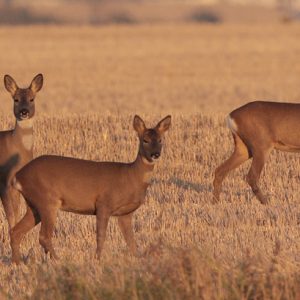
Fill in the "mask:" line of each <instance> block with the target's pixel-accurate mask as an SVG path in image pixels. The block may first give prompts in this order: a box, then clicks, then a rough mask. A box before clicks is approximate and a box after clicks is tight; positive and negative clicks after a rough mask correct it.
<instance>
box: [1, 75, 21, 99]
mask: <svg viewBox="0 0 300 300" xmlns="http://www.w3.org/2000/svg"><path fill="white" fill-rule="evenodd" d="M4 86H5V88H6V89H7V91H9V92H10V93H11V95H12V96H14V94H15V92H16V91H17V89H18V86H17V84H16V82H15V81H14V79H13V78H12V77H11V76H9V75H5V76H4Z"/></svg>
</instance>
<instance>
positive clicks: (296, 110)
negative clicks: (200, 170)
mask: <svg viewBox="0 0 300 300" xmlns="http://www.w3.org/2000/svg"><path fill="white" fill-rule="evenodd" d="M227 123H228V126H229V128H230V130H231V132H232V135H233V139H234V144H235V148H234V152H233V153H232V155H231V156H230V157H229V159H227V160H226V161H225V162H224V163H223V164H221V165H220V166H219V167H218V168H217V169H216V171H215V178H214V183H213V185H214V198H215V200H217V201H218V200H219V195H220V191H221V185H222V181H223V180H224V178H225V177H226V175H227V174H228V173H229V171H231V170H233V169H235V168H237V167H238V166H239V165H241V164H242V163H244V162H245V161H247V160H248V159H249V158H253V160H252V164H251V167H250V170H249V173H248V175H247V177H246V180H247V182H248V184H249V185H250V187H251V189H252V191H253V193H254V194H255V196H256V197H257V198H258V200H259V201H260V202H261V203H262V204H266V203H267V198H266V196H265V195H263V193H262V192H261V189H260V187H259V185H258V182H259V177H260V174H261V172H262V169H263V166H264V164H265V162H266V160H267V158H268V155H269V153H270V151H271V150H272V149H276V150H281V151H288V152H300V131H298V128H299V127H300V104H296V103H295V104H294V103H280V102H264V101H255V102H250V103H248V104H246V105H244V106H242V107H239V108H237V109H236V110H234V111H232V112H231V113H230V114H229V116H228V117H227Z"/></svg>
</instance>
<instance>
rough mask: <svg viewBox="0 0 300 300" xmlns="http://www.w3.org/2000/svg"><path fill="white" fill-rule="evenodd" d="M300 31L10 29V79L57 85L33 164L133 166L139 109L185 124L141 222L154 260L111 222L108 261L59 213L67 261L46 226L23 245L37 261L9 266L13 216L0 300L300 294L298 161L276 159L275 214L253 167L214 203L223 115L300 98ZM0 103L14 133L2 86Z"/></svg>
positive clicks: (271, 191) (293, 27) (4, 68)
mask: <svg viewBox="0 0 300 300" xmlns="http://www.w3.org/2000/svg"><path fill="white" fill-rule="evenodd" d="M299 34H300V26H299V25H297V24H289V25H285V26H284V25H276V24H273V25H271V24H270V25H264V27H261V26H249V25H241V26H234V25H220V26H208V25H201V26H200V25H198V26H197V25H153V26H150V25H139V26H132V27H131V26H107V27H54V26H53V27H1V28H0V41H1V43H0V53H1V55H0V70H1V72H0V74H2V75H4V74H6V73H8V74H10V75H12V76H13V77H14V78H15V79H16V81H17V83H20V85H24V86H26V85H27V84H29V83H30V81H31V79H32V78H33V76H34V75H35V74H36V73H39V72H42V73H43V74H44V76H45V85H44V87H43V89H42V91H41V92H40V93H39V94H38V96H37V98H36V105H37V107H36V109H37V114H36V119H35V127H34V131H35V143H34V153H35V156H38V155H42V154H45V153H48V154H60V155H65V156H74V157H79V158H85V159H93V160H112V161H131V160H133V159H134V158H135V155H136V152H137V146H138V142H137V137H136V134H135V132H134V130H133V128H132V118H133V116H134V114H136V113H138V114H139V115H141V116H142V117H143V118H144V119H145V121H146V124H148V125H149V126H150V125H153V124H155V123H156V122H157V121H158V120H159V119H160V118H161V117H163V116H165V115H166V114H169V113H170V114H172V117H173V119H172V128H171V130H170V131H169V132H167V133H166V138H165V145H164V149H163V155H162V158H161V160H160V161H159V163H158V165H157V166H156V170H155V173H154V177H153V180H152V181H153V183H152V185H151V186H150V187H149V189H148V193H147V197H146V202H145V204H144V205H143V206H142V207H141V208H140V209H139V210H137V211H136V214H135V222H134V231H135V236H136V240H137V243H138V245H139V249H140V252H141V253H143V254H144V255H143V256H142V257H140V258H135V257H132V256H131V254H130V253H129V252H128V251H127V248H126V245H125V242H124V240H123V237H122V236H121V234H120V231H119V229H118V227H117V223H116V222H115V220H114V219H112V220H111V222H110V225H109V228H108V237H107V240H106V243H105V245H104V250H103V256H102V259H101V261H97V260H96V259H95V257H94V254H95V249H96V237H95V218H94V217H89V216H79V215H74V214H71V213H60V215H59V220H58V222H57V227H56V231H55V236H54V243H55V246H56V250H57V253H58V254H59V256H60V259H59V260H58V261H56V262H52V261H51V260H50V259H49V257H46V256H45V255H44V254H43V253H42V250H41V248H40V246H39V244H38V236H37V234H38V228H36V229H35V230H33V231H32V232H30V234H28V235H27V237H26V238H25V240H24V241H23V243H22V247H21V249H22V253H23V260H24V262H25V263H24V264H22V265H21V266H15V265H11V264H10V256H11V252H10V247H9V238H8V233H7V224H6V221H5V219H4V215H3V213H1V218H0V220H1V227H0V237H1V244H0V249H1V256H0V263H1V268H0V290H1V292H2V298H3V299H6V298H7V299H26V298H28V299H54V298H55V299H57V300H58V299H299V297H300V272H299V267H300V256H299V253H300V251H299V250H300V249H299V248H300V231H299V229H300V228H299V226H300V201H299V196H300V193H299V187H300V185H299V184H300V182H299V172H300V164H299V156H298V155H297V154H286V153H282V152H280V153H279V152H273V153H272V155H271V157H270V159H269V160H268V163H267V164H266V166H265V171H264V173H263V176H262V180H261V186H262V187H263V191H264V192H265V193H267V194H268V195H269V197H270V203H269V204H268V205H267V206H262V205H261V204H260V203H259V202H258V201H257V200H256V199H255V198H254V197H253V194H252V193H251V191H250V188H249V187H248V186H247V185H246V183H245V182H244V179H243V178H244V175H245V174H246V172H247V168H248V167H249V164H246V165H245V166H243V167H241V168H240V169H238V170H236V171H235V172H233V173H232V174H231V176H229V177H228V178H227V180H226V181H225V182H224V185H223V193H222V195H221V198H222V200H221V202H220V203H219V204H216V205H213V204H212V203H211V201H212V186H211V183H212V179H213V172H214V169H215V168H216V167H217V166H218V165H219V164H220V163H221V162H222V161H223V160H224V159H225V158H227V157H228V156H229V154H230V152H231V151H232V147H233V142H232V139H231V136H230V133H229V130H228V129H227V128H226V127H225V124H224V118H225V115H226V114H227V113H228V112H230V111H231V110H232V109H233V108H235V107H237V106H239V105H241V104H243V103H246V102H248V101H251V100H254V99H266V100H272V99H276V100H282V101H288V102H297V101H299V99H300V88H299V86H300V85H299V82H300V79H299V74H300V64H299V53H300V40H299V38H298V37H299ZM0 98H1V115H0V118H1V121H0V126H1V130H2V129H6V128H10V127H11V126H12V125H13V117H12V112H11V107H12V100H11V99H10V96H9V95H8V93H7V92H6V91H5V90H4V87H2V88H1V92H0ZM83 200H84V199H83ZM38 227H39V226H38ZM0 298H1V296H0ZM2 298H1V299H2Z"/></svg>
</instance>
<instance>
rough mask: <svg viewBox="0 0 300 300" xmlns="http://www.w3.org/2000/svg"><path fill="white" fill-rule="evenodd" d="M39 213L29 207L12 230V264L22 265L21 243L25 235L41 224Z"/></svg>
mask: <svg viewBox="0 0 300 300" xmlns="http://www.w3.org/2000/svg"><path fill="white" fill-rule="evenodd" d="M40 220H41V219H40V216H39V215H38V213H37V211H36V210H35V209H34V208H32V207H30V206H28V205H27V211H26V213H25V215H24V217H23V218H22V219H21V221H20V222H19V223H17V225H16V226H15V227H13V228H12V229H11V230H10V245H11V250H12V262H14V263H16V264H18V263H20V243H21V241H22V239H23V237H24V236H25V234H26V233H27V232H28V231H29V230H30V229H32V228H33V227H34V226H35V225H37V224H38V223H39V222H40Z"/></svg>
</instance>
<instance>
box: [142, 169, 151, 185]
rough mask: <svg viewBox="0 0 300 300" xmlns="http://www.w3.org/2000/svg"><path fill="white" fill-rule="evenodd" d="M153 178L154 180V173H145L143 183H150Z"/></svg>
mask: <svg viewBox="0 0 300 300" xmlns="http://www.w3.org/2000/svg"><path fill="white" fill-rule="evenodd" d="M151 178H152V171H148V172H145V174H144V177H143V182H144V183H150V182H151Z"/></svg>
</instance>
